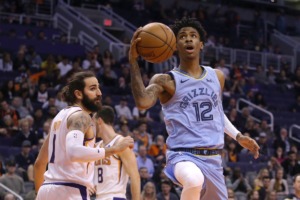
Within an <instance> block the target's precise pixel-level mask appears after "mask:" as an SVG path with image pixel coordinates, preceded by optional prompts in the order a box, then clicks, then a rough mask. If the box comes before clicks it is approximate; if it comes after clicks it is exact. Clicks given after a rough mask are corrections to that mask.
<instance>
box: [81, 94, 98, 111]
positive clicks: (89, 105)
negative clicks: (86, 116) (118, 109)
mask: <svg viewBox="0 0 300 200" xmlns="http://www.w3.org/2000/svg"><path fill="white" fill-rule="evenodd" d="M97 100H99V101H97ZM82 105H83V106H84V107H85V108H86V109H88V110H89V111H91V112H96V111H98V110H101V108H102V103H101V97H98V98H95V99H90V98H89V97H88V96H87V95H85V93H83V98H82Z"/></svg>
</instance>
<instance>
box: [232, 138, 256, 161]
mask: <svg viewBox="0 0 300 200" xmlns="http://www.w3.org/2000/svg"><path fill="white" fill-rule="evenodd" d="M236 140H237V142H238V143H239V144H240V145H241V146H242V147H244V148H246V149H248V150H249V151H251V153H252V154H253V156H254V158H255V159H257V158H258V157H259V149H260V148H259V146H258V144H257V143H256V141H255V140H253V139H252V138H250V137H248V136H244V135H242V134H240V133H239V134H238V136H237V138H236Z"/></svg>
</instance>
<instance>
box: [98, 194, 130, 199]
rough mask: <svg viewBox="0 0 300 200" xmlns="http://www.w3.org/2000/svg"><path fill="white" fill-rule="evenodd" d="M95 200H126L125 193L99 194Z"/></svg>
mask: <svg viewBox="0 0 300 200" xmlns="http://www.w3.org/2000/svg"><path fill="white" fill-rule="evenodd" d="M95 200H126V195H125V194H122V193H114V194H99V195H96V199H95Z"/></svg>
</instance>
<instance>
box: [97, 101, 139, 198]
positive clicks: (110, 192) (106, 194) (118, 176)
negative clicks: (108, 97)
mask: <svg viewBox="0 0 300 200" xmlns="http://www.w3.org/2000/svg"><path fill="white" fill-rule="evenodd" d="M114 118H115V114H114V110H113V109H112V108H111V107H109V106H103V107H102V109H101V110H99V111H97V113H96V114H95V121H96V122H97V126H98V131H97V136H98V137H101V138H102V141H100V142H99V143H98V144H97V147H102V148H109V147H111V146H112V145H114V144H115V143H116V142H117V141H118V140H120V139H121V138H123V136H121V135H118V134H116V132H115V131H114V128H113V123H114ZM94 177H95V179H94V184H95V185H96V199H97V200H126V187H127V182H128V178H129V177H130V186H131V188H130V189H131V195H132V200H140V188H141V183H140V176H139V171H138V168H137V162H136V158H135V154H134V152H133V150H131V149H130V148H127V149H126V150H125V151H123V152H121V153H118V154H114V155H111V156H109V157H106V158H104V159H99V160H97V161H96V162H95V175H94Z"/></svg>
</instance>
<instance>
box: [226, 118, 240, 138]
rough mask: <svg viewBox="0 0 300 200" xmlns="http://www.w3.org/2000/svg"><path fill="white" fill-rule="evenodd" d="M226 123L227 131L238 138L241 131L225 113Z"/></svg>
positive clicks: (232, 136)
mask: <svg viewBox="0 0 300 200" xmlns="http://www.w3.org/2000/svg"><path fill="white" fill-rule="evenodd" d="M224 124H225V130H224V131H225V133H226V134H227V135H229V136H230V137H231V138H233V139H234V140H236V136H237V134H238V133H240V131H238V130H237V129H236V128H235V126H234V125H233V124H232V123H231V122H230V121H229V119H228V118H227V116H226V115H225V114H224Z"/></svg>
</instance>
